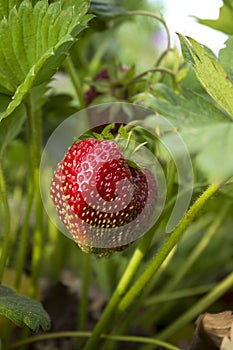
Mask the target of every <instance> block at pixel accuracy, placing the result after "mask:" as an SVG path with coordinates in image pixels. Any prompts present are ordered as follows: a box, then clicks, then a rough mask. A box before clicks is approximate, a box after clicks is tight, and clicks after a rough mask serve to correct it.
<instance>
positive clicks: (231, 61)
mask: <svg viewBox="0 0 233 350" xmlns="http://www.w3.org/2000/svg"><path fill="white" fill-rule="evenodd" d="M225 44H226V47H225V48H223V49H221V50H220V51H219V60H220V62H221V64H222V65H223V67H224V69H225V70H226V72H227V74H228V77H229V79H230V80H231V82H233V55H232V52H233V37H230V38H229V39H228V40H227V41H226V42H225Z"/></svg>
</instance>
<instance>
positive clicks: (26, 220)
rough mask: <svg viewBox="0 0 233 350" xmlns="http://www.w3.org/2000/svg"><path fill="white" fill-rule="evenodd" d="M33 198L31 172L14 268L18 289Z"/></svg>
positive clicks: (24, 257) (24, 258)
mask: <svg viewBox="0 0 233 350" xmlns="http://www.w3.org/2000/svg"><path fill="white" fill-rule="evenodd" d="M29 147H30V146H29ZM30 158H31V157H30V156H29V163H30V162H31V159H30ZM29 167H30V165H29ZM33 199H34V189H33V179H32V174H29V179H28V192H27V207H26V212H25V216H24V220H23V226H22V229H21V232H20V242H19V249H18V256H17V262H16V267H15V270H16V276H15V288H16V290H19V288H20V283H21V279H22V274H23V269H24V264H25V260H26V251H27V243H28V236H29V229H30V215H31V211H32V206H33Z"/></svg>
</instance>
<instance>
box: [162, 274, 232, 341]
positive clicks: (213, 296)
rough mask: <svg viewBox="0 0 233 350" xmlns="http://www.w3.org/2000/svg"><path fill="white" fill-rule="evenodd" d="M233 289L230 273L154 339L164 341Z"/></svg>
mask: <svg viewBox="0 0 233 350" xmlns="http://www.w3.org/2000/svg"><path fill="white" fill-rule="evenodd" d="M232 287H233V272H231V273H230V274H229V275H228V276H227V277H226V278H225V279H224V280H223V281H222V282H221V283H219V284H218V285H217V286H216V287H215V288H214V289H213V290H212V291H211V292H210V293H208V294H207V295H206V296H204V297H203V298H202V299H201V300H200V301H199V302H197V303H196V304H195V305H194V306H193V307H192V308H190V309H189V310H188V311H187V312H185V313H184V314H183V315H181V317H179V318H178V319H177V320H176V321H175V322H174V323H172V324H171V325H170V326H168V327H167V328H166V329H165V330H164V331H163V332H161V333H160V334H159V335H158V336H157V337H156V339H159V340H165V339H167V338H169V337H170V336H171V335H173V334H174V333H176V332H177V331H178V330H179V329H180V328H182V327H183V326H185V324H187V323H188V322H190V321H192V320H193V319H194V318H195V317H196V316H197V315H199V314H200V313H201V312H203V311H205V310H206V309H207V308H208V307H209V306H210V305H211V304H213V303H214V302H215V301H216V300H217V299H219V298H220V297H221V296H222V295H223V294H224V293H226V292H227V291H228V290H229V289H230V288H232Z"/></svg>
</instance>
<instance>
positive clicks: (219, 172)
mask: <svg viewBox="0 0 233 350" xmlns="http://www.w3.org/2000/svg"><path fill="white" fill-rule="evenodd" d="M181 136H182V137H183V139H184V141H185V143H186V145H187V147H188V149H189V151H190V153H192V154H195V155H196V162H197V165H198V167H199V169H200V170H201V171H202V172H203V174H204V175H205V177H206V178H207V180H208V181H209V182H210V183H211V182H214V181H225V180H226V179H228V178H230V177H231V176H233V152H232V150H233V123H217V124H213V125H209V126H202V127H201V126H200V127H197V128H185V129H183V130H182V131H181Z"/></svg>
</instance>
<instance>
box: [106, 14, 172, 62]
mask: <svg viewBox="0 0 233 350" xmlns="http://www.w3.org/2000/svg"><path fill="white" fill-rule="evenodd" d="M128 16H146V17H151V18H153V19H155V20H157V21H159V22H160V23H161V24H162V25H163V27H164V29H165V31H166V34H167V48H166V50H165V51H164V52H163V53H162V55H161V56H160V58H159V59H158V62H157V65H158V64H159V63H160V62H161V61H162V59H164V58H165V57H166V56H167V54H168V52H169V51H170V50H171V37H170V32H169V29H168V26H167V23H166V21H165V20H164V19H163V18H162V17H160V16H158V15H156V14H155V13H153V12H149V11H128V12H124V13H120V14H117V15H116V16H115V17H114V18H116V19H117V18H120V17H128ZM114 18H113V19H114Z"/></svg>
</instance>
